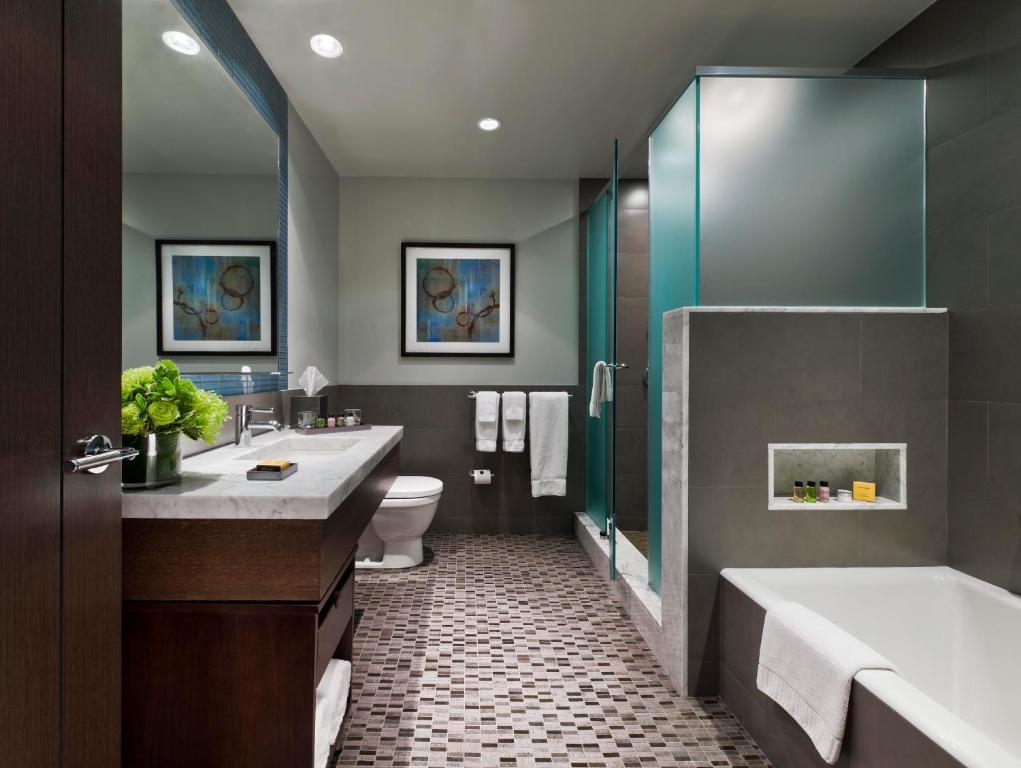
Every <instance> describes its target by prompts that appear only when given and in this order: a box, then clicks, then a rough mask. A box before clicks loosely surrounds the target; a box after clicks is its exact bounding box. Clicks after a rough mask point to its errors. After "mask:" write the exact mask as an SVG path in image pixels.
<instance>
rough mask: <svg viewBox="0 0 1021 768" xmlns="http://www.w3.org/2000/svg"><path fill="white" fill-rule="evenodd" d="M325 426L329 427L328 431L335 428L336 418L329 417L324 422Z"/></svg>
mask: <svg viewBox="0 0 1021 768" xmlns="http://www.w3.org/2000/svg"><path fill="white" fill-rule="evenodd" d="M326 426H327V427H329V428H330V429H333V428H334V427H335V426H337V417H336V416H330V418H328V419H327V420H326Z"/></svg>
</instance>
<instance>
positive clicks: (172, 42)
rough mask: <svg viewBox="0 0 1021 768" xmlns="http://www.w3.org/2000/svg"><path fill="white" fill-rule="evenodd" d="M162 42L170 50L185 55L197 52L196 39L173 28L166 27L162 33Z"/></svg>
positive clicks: (197, 44)
mask: <svg viewBox="0 0 1021 768" xmlns="http://www.w3.org/2000/svg"><path fill="white" fill-rule="evenodd" d="M163 44H164V45H165V46H167V48H169V49H170V50H172V51H177V52H178V53H183V54H184V55H185V56H194V55H195V54H196V53H198V52H199V43H198V40H196V39H195V38H194V37H192V36H191V35H186V34H185V33H184V32H178V31H177V30H174V29H168V30H167V31H166V32H164V33H163Z"/></svg>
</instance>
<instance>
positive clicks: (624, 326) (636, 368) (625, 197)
mask: <svg viewBox="0 0 1021 768" xmlns="http://www.w3.org/2000/svg"><path fill="white" fill-rule="evenodd" d="M617 198H618V206H617V359H618V360H623V361H624V362H626V363H627V364H628V365H630V366H631V367H630V368H627V369H625V370H621V371H618V372H617V387H616V391H615V392H614V398H615V399H616V401H617V405H616V408H617V442H616V446H617V450H616V458H617V461H616V467H617V470H616V475H617V477H616V479H617V527H618V528H619V529H620V530H622V531H645V530H648V527H649V515H648V507H647V504H646V497H647V495H648V490H647V487H646V486H647V477H646V466H647V462H646V454H647V449H646V431H647V429H646V422H647V420H648V411H647V405H648V397H647V390H646V388H645V387H644V386H642V370H643V369H644V368H645V366H646V365H648V357H649V333H648V328H649V183H648V182H647V181H644V180H641V181H640V180H623V181H621V182H620V184H619V187H618V195H617Z"/></svg>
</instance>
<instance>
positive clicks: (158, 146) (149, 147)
mask: <svg viewBox="0 0 1021 768" xmlns="http://www.w3.org/2000/svg"><path fill="white" fill-rule="evenodd" d="M123 9H124V15H123V34H122V51H123V94H122V95H123V99H124V103H123V132H124V141H123V161H124V172H125V173H189V174H191V173H208V174H243V175H249V174H260V175H261V174H266V175H274V176H275V175H276V173H277V137H276V134H275V133H273V130H272V129H271V128H270V127H269V125H267V123H266V121H265V120H263V118H262V116H261V115H260V114H259V113H258V112H256V111H255V108H254V107H253V106H252V104H251V102H250V101H249V100H248V97H246V96H245V95H244V94H243V93H242V92H241V90H240V89H239V88H238V86H237V85H236V84H235V83H234V81H233V80H232V79H231V77H230V75H228V74H227V71H226V70H225V69H224V68H223V67H222V66H221V65H220V62H219V61H217V60H216V58H214V57H213V55H212V54H211V53H210V52H209V50H208V49H207V48H206V47H205V46H204V45H203V46H202V49H201V50H200V51H199V53H198V54H196V55H195V56H185V55H183V54H180V53H175V52H173V51H171V50H170V49H169V48H167V47H166V46H165V45H163V42H162V40H161V39H160V36H161V35H162V34H163V32H164V31H166V30H171V29H173V30H178V31H181V32H186V33H188V34H190V35H191V36H192V37H194V38H196V39H198V36H197V35H195V33H194V32H192V30H191V28H190V27H189V26H188V23H187V22H186V21H185V20H184V19H183V18H182V17H181V15H180V14H179V13H178V12H177V10H176V9H175V8H174V6H173V5H171V4H170V2H169V0H124V3H123Z"/></svg>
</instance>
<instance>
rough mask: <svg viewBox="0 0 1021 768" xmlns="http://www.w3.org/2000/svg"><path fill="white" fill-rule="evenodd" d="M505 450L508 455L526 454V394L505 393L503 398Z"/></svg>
mask: <svg viewBox="0 0 1021 768" xmlns="http://www.w3.org/2000/svg"><path fill="white" fill-rule="evenodd" d="M501 400H502V401H503V427H502V428H503V449H504V450H505V451H506V452H507V453H524V452H525V424H526V422H527V417H526V416H525V411H526V409H527V406H528V401H527V400H526V399H525V393H524V392H504V393H503V397H502V398H501Z"/></svg>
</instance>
